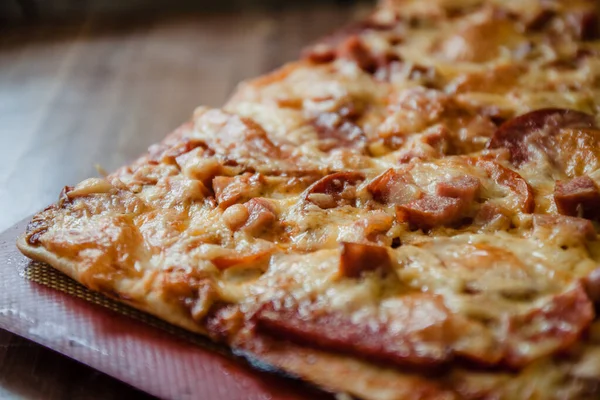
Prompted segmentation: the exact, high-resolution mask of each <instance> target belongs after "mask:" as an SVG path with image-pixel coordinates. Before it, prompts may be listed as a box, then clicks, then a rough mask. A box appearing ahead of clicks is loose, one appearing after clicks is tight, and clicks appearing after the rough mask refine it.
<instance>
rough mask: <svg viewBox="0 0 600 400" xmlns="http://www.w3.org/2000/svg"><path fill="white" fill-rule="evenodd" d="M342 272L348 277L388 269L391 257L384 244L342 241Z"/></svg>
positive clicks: (356, 276)
mask: <svg viewBox="0 0 600 400" xmlns="http://www.w3.org/2000/svg"><path fill="white" fill-rule="evenodd" d="M341 249H342V252H341V255H340V273H341V275H342V276H345V277H347V278H358V277H360V275H361V274H362V273H363V272H365V271H376V270H380V269H381V270H388V269H390V268H391V265H392V263H391V259H390V255H389V254H388V251H387V249H386V248H385V247H383V246H377V245H373V244H364V243H348V242H342V243H341Z"/></svg>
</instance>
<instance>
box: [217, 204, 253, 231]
mask: <svg viewBox="0 0 600 400" xmlns="http://www.w3.org/2000/svg"><path fill="white" fill-rule="evenodd" d="M248 217H250V212H249V211H248V208H247V207H246V206H245V205H243V204H233V205H231V206H229V207H227V209H226V210H225V211H223V222H225V225H227V226H228V227H229V229H231V230H232V231H237V230H238V229H239V228H241V227H242V226H243V225H244V224H245V223H246V221H248Z"/></svg>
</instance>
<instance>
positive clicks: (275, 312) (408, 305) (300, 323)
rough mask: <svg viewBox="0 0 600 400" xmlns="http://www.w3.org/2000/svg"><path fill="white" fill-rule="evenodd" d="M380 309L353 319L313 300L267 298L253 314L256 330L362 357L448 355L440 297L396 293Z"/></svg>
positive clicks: (431, 362) (440, 359) (439, 359)
mask: <svg viewBox="0 0 600 400" xmlns="http://www.w3.org/2000/svg"><path fill="white" fill-rule="evenodd" d="M382 314H383V315H382V319H378V318H377V317H376V315H374V314H373V313H366V314H365V315H366V316H365V317H363V318H362V320H358V318H352V316H351V315H344V314H341V313H337V312H335V311H327V310H321V309H316V308H315V307H314V305H312V304H308V305H306V306H302V305H297V304H296V305H287V304H280V303H277V302H272V303H267V304H265V305H264V306H263V307H262V308H261V309H260V311H259V312H258V313H257V314H256V316H255V318H256V319H257V323H258V328H259V329H260V330H262V331H265V332H267V333H270V334H272V335H275V336H277V337H281V338H284V339H287V340H292V341H295V342H299V343H304V344H308V345H312V346H316V347H320V348H324V349H330V350H334V351H339V352H344V353H354V354H358V355H359V356H361V357H365V358H367V359H374V360H378V361H387V362H392V363H396V364H399V365H412V366H423V367H427V366H435V365H439V364H442V363H444V362H447V361H448V360H449V359H450V357H451V353H450V351H449V346H448V345H449V342H450V341H451V340H452V339H453V335H454V334H455V332H452V331H451V330H450V329H448V328H449V326H450V323H449V318H450V315H449V313H448V309H447V308H446V307H445V306H444V304H443V302H442V300H441V298H439V297H437V296H431V295H428V294H414V295H408V296H403V297H399V298H397V299H394V300H393V301H390V302H389V304H388V307H387V309H386V310H382ZM358 315H360V313H357V316H358ZM384 315H385V317H384ZM383 318H385V319H383Z"/></svg>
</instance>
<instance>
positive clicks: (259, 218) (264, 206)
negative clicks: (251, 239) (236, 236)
mask: <svg viewBox="0 0 600 400" xmlns="http://www.w3.org/2000/svg"><path fill="white" fill-rule="evenodd" d="M244 207H246V208H247V209H248V214H249V216H248V219H247V220H246V222H245V223H244V225H243V226H242V228H241V229H243V230H244V231H246V232H248V233H251V234H253V235H257V234H258V233H259V232H261V231H263V230H264V229H266V228H268V227H269V226H271V225H273V223H274V222H275V221H277V215H276V214H275V207H274V206H273V204H271V202H270V201H269V200H267V199H264V198H261V197H258V198H253V199H252V200H250V201H249V202H247V203H245V204H244Z"/></svg>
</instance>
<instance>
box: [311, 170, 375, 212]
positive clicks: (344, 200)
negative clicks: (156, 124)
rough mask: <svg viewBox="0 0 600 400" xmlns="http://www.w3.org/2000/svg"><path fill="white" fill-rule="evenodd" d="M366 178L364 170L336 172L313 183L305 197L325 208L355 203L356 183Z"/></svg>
mask: <svg viewBox="0 0 600 400" xmlns="http://www.w3.org/2000/svg"><path fill="white" fill-rule="evenodd" d="M364 179H365V175H364V174H363V173H362V172H353V171H345V172H336V173H333V174H330V175H327V176H325V177H323V178H322V179H320V180H318V181H317V182H315V183H313V184H312V185H311V186H310V187H309V188H308V189H307V191H306V195H305V198H306V200H308V201H309V202H311V203H313V204H315V205H317V206H319V207H321V208H324V209H327V208H334V207H341V206H344V205H354V202H355V200H356V185H357V184H359V183H360V182H362V181H363V180H364Z"/></svg>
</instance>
